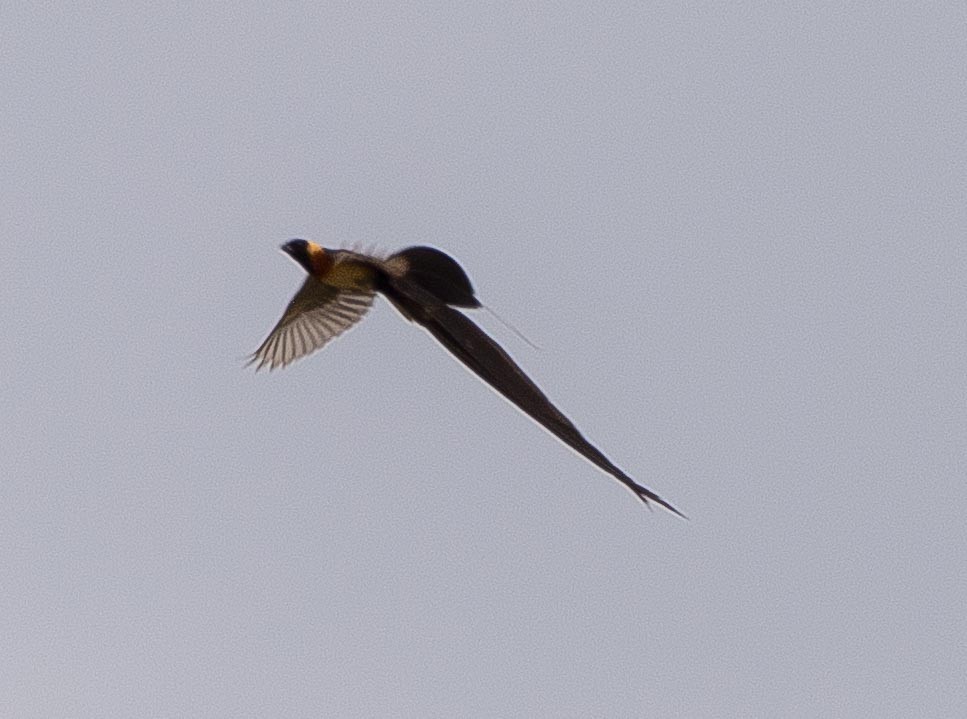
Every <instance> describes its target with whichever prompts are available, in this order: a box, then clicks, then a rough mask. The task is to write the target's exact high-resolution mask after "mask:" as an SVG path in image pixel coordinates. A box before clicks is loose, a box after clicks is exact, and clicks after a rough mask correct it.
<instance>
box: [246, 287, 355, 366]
mask: <svg viewBox="0 0 967 719" xmlns="http://www.w3.org/2000/svg"><path fill="white" fill-rule="evenodd" d="M373 296H374V293H373V292H372V291H365V290H344V289H339V288H336V287H332V286H330V285H327V284H324V283H322V282H320V281H319V280H316V279H314V278H313V277H307V278H306V281H305V282H304V283H303V285H302V287H301V288H300V289H299V291H298V292H296V294H295V297H293V298H292V300H291V301H290V302H289V306H288V307H286V308H285V313H284V314H283V315H282V319H280V320H279V322H278V324H276V326H275V328H274V329H273V330H272V331H271V332H270V333H269V336H268V337H266V338H265V342H263V343H262V344H261V346H260V347H259V348H258V349H257V350H255V352H253V353H252V356H251V358H250V359H249V364H254V365H255V369H256V370H260V369H262V368H263V367H268V368H269V370H273V369H275V368H276V367H285V366H286V365H287V364H290V363H291V362H294V361H295V360H297V359H299V358H300V357H305V356H306V355H307V354H310V353H311V352H315V351H316V350H317V349H319V348H320V347H322V346H323V345H325V344H326V343H327V342H329V340H331V339H333V338H334V337H337V336H338V335H340V334H342V333H343V332H345V331H346V330H347V329H349V328H350V327H352V326H353V325H354V324H356V323H357V322H359V320H361V319H362V317H363V315H365V314H366V312H367V310H369V308H370V306H372V304H373Z"/></svg>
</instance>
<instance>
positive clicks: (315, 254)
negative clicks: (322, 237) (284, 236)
mask: <svg viewBox="0 0 967 719" xmlns="http://www.w3.org/2000/svg"><path fill="white" fill-rule="evenodd" d="M282 251H283V252H284V253H285V254H287V255H288V256H289V257H291V258H292V259H293V260H295V261H296V262H298V263H299V264H300V265H301V266H302V269H304V270H305V271H306V272H309V273H311V272H312V271H313V267H314V265H315V263H317V262H318V260H317V258H319V257H321V256H323V255H324V254H325V250H324V249H322V248H321V247H320V246H319V245H317V244H316V243H315V242H310V241H309V240H289V241H288V242H286V243H285V244H284V245H282Z"/></svg>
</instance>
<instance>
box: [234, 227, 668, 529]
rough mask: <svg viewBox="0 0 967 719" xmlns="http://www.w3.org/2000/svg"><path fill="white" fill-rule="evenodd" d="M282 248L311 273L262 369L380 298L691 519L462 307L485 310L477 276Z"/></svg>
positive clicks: (401, 258) (646, 494)
mask: <svg viewBox="0 0 967 719" xmlns="http://www.w3.org/2000/svg"><path fill="white" fill-rule="evenodd" d="M282 250H283V251H284V252H285V253H287V254H288V255H289V256H290V257H291V258H292V259H293V260H295V261H296V262H297V263H299V265H301V266H302V268H303V269H304V270H305V271H306V273H307V274H308V277H306V279H305V282H304V283H303V284H302V287H301V288H300V289H299V291H298V292H297V293H296V294H295V296H294V297H293V298H292V300H291V301H290V302H289V305H288V307H286V308H285V312H284V313H283V315H282V318H281V319H280V320H279V322H278V324H276V326H275V327H274V328H273V330H272V331H271V332H270V333H269V336H268V337H267V338H266V340H265V342H263V343H262V345H261V346H260V347H259V348H258V349H257V350H255V352H254V353H253V354H252V356H251V358H250V360H249V364H254V365H255V368H256V370H259V369H261V368H263V367H267V368H268V369H269V370H272V369H275V368H277V367H285V366H286V365H288V364H289V363H291V362H294V361H295V360H297V359H299V358H300V357H304V356H306V355H308V354H310V353H311V352H314V351H315V350H317V349H319V348H321V347H322V346H323V345H325V344H326V343H327V342H329V341H330V340H331V339H333V338H334V337H336V336H338V335H340V334H342V333H343V332H345V331H346V330H347V329H349V328H350V327H352V326H353V325H354V324H356V323H357V322H359V320H360V319H362V317H363V315H365V314H366V312H367V310H369V308H370V306H371V305H372V304H373V299H374V298H375V296H376V293H380V294H382V295H383V296H385V297H386V299H388V300H389V301H390V303H391V304H392V305H393V306H394V307H395V308H396V309H397V310H398V311H399V313H400V314H402V315H403V317H405V318H406V319H408V320H409V321H411V322H415V323H417V324H418V325H421V326H422V327H423V328H425V329H426V330H427V331H428V332H429V333H430V334H431V335H433V336H434V337H435V338H436V340H437V341H438V342H439V343H440V344H442V345H443V346H444V347H446V348H447V349H448V350H449V351H450V353H451V354H452V355H453V356H454V357H456V358H457V359H458V360H460V361H461V362H462V363H463V364H464V365H465V366H466V367H467V368H468V369H470V370H472V371H473V372H474V373H476V375H477V376H478V377H480V378H481V379H482V380H483V381H484V382H486V383H487V384H489V385H490V386H491V387H493V388H494V389H495V390H497V391H498V392H500V394H502V395H503V396H504V397H506V398H507V399H508V400H510V401H511V402H512V403H513V404H515V405H516V406H517V407H518V408H519V409H520V410H521V411H523V412H524V413H525V414H527V415H529V416H530V417H531V418H532V419H533V420H534V421H535V422H537V423H538V424H540V425H541V426H543V427H544V428H545V429H546V430H547V431H548V432H550V433H551V434H553V435H554V436H556V437H557V438H558V439H560V440H561V441H562V442H564V444H566V445H568V446H569V447H570V448H571V449H573V450H574V451H576V452H577V453H578V454H580V455H582V456H583V457H585V458H586V459H587V460H589V461H590V462H591V463H592V464H594V465H596V466H597V467H599V468H600V469H602V470H604V471H605V472H607V473H608V474H610V475H611V476H612V477H614V478H615V479H617V480H618V481H619V482H621V483H622V484H624V485H625V487H627V488H628V489H630V490H631V491H632V492H633V493H634V495H635V496H636V497H638V499H640V500H641V501H642V502H644V503H645V505H648V503H649V502H655V503H657V504H660V505H661V506H663V507H665V508H666V509H668V510H669V511H671V512H674V513H675V514H677V515H678V516H680V517H684V516H685V515H683V514H682V513H681V512H679V511H678V510H677V509H675V508H674V507H673V506H672V505H671V504H669V503H668V502H666V501H665V500H664V499H662V498H661V497H659V496H658V495H657V494H655V493H654V492H652V491H651V490H650V489H647V488H646V487H643V486H642V485H640V484H638V483H637V482H635V481H634V480H633V479H632V478H631V477H629V476H628V475H627V474H625V473H624V472H623V471H622V470H621V469H619V468H618V467H617V466H615V465H614V463H612V462H611V460H609V459H608V458H607V457H605V456H604V455H603V454H602V453H601V452H600V451H599V450H598V449H597V448H596V447H594V445H592V444H591V443H590V442H588V440H586V439H585V438H584V436H583V435H582V434H581V433H580V432H579V431H578V429H577V427H575V426H574V424H573V423H572V422H571V421H570V420H569V419H568V418H567V417H565V416H564V415H563V414H562V413H561V411H560V410H559V409H558V408H557V407H555V406H554V405H553V404H552V403H551V401H550V400H549V399H548V398H547V396H546V395H545V394H544V393H543V392H542V391H541V390H540V388H539V387H538V386H537V385H536V384H534V382H533V381H531V379H530V378H529V377H528V376H527V375H526V374H524V371H523V370H522V369H521V368H520V367H519V366H518V365H517V363H516V362H514V360H513V359H511V357H510V355H508V354H507V352H505V351H504V350H503V348H501V347H500V345H498V344H497V343H496V342H495V341H494V340H493V339H491V337H490V336H489V335H487V334H486V333H485V332H484V331H483V330H481V329H480V328H479V327H478V326H477V325H476V324H474V323H473V322H472V321H471V320H470V319H469V318H468V317H467V316H466V315H464V314H463V313H462V312H460V311H459V309H457V308H460V309H474V308H479V307H481V306H482V305H481V304H480V302H479V301H478V300H477V297H476V295H475V293H474V289H473V286H472V285H471V283H470V278H468V277H467V274H466V273H465V272H464V271H463V268H462V267H460V265H459V264H457V262H456V260H454V259H453V258H452V257H450V256H449V255H447V254H445V253H444V252H441V251H440V250H437V249H435V248H433V247H408V248H406V249H405V250H402V251H400V252H397V253H396V254H394V255H390V256H389V257H387V258H379V257H373V256H369V255H364V254H360V253H358V252H353V251H350V250H330V249H325V248H323V247H320V246H319V245H317V244H316V243H314V242H309V241H308V240H290V241H288V242H286V243H285V244H284V245H282Z"/></svg>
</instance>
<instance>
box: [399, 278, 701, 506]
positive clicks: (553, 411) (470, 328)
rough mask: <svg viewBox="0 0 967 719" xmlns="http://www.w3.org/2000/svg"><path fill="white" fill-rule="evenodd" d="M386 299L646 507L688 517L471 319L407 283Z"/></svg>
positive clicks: (401, 281) (420, 288) (400, 284)
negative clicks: (585, 430) (620, 461)
mask: <svg viewBox="0 0 967 719" xmlns="http://www.w3.org/2000/svg"><path fill="white" fill-rule="evenodd" d="M385 293H386V296H387V297H388V298H389V299H390V301H392V302H393V304H394V305H396V307H397V308H399V309H400V311H401V312H402V313H403V314H404V316H406V317H407V318H409V319H411V320H412V321H414V322H417V323H418V324H420V325H422V326H423V327H424V328H425V329H426V330H428V331H429V332H430V334H432V335H433V336H434V337H435V338H436V339H437V341H438V342H439V343H440V344H442V345H443V346H444V347H446V348H447V349H448V350H449V351H450V353H451V354H452V355H453V356H454V357H456V358H457V359H458V360H460V361H461V362H463V364H464V365H466V367H467V368H468V369H470V370H471V371H473V372H474V373H475V374H476V375H477V376H478V377H480V378H481V379H482V380H483V381H484V382H486V383H487V384H489V385H490V386H491V387H493V388H494V389H495V390H497V391H498V392H500V394H502V395H503V396H504V397H506V398H507V399H508V400H510V401H511V402H513V403H514V404H515V405H516V406H517V407H518V408H519V409H520V410H521V411H522V412H524V413H526V414H527V415H529V416H530V417H531V418H532V419H533V420H534V421H535V422H537V423H539V424H540V425H541V426H543V427H544V428H545V429H546V430H547V431H548V432H550V433H551V434H553V435H554V436H556V437H557V438H558V439H560V440H561V441H562V442H564V444H566V445H568V446H569V447H570V448H571V449H573V450H574V451H575V452H577V453H578V454H580V455H581V456H583V457H585V458H586V459H587V460H588V461H590V462H591V463H593V464H595V465H597V466H598V467H600V468H601V469H603V470H604V471H605V472H607V473H608V474H610V475H611V476H612V477H614V478H615V479H617V480H618V481H619V482H621V483H622V484H624V485H625V486H626V487H627V488H628V489H630V490H631V491H632V492H633V493H634V494H635V496H636V497H638V499H640V500H641V501H642V502H644V503H645V504H648V502H649V501H651V502H656V503H658V504H660V505H661V506H663V507H665V509H668V510H669V511H671V512H674V513H675V514H677V515H679V516H680V517H684V516H685V515H683V514H682V513H681V512H679V511H678V510H677V509H675V507H673V506H672V505H671V504H669V503H668V502H666V501H665V500H664V499H662V498H661V497H659V496H658V495H657V494H655V493H654V492H652V491H651V490H650V489H648V488H647V487H643V486H642V485H640V484H638V483H637V482H635V481H634V480H633V479H632V478H631V477H629V476H628V475H627V474H625V473H624V472H623V471H622V470H621V469H619V468H618V467H617V466H616V465H615V464H614V463H613V462H611V460H609V459H608V458H607V457H605V456H604V454H602V453H601V451H600V450H598V449H597V447H595V446H594V445H592V444H591V443H590V442H588V440H587V439H585V438H584V435H582V434H581V433H580V432H579V431H578V428H577V427H575V426H574V424H573V423H572V422H571V421H570V420H569V419H568V418H567V417H565V416H564V414H563V413H562V412H561V411H560V410H559V409H558V408H557V407H555V406H554V405H553V403H552V402H551V401H550V400H549V399H548V398H547V395H545V394H544V393H543V392H542V391H541V389H540V388H539V387H538V386H537V385H536V384H534V382H533V381H532V380H531V379H530V377H528V376H527V375H526V374H524V371H523V370H522V369H521V368H520V367H519V366H518V365H517V363H516V362H514V360H513V359H512V358H511V357H510V355H508V354H507V353H506V352H505V351H504V350H503V348H502V347H501V346H500V345H498V344H497V343H496V342H494V340H493V339H491V338H490V337H489V336H488V335H487V334H486V333H485V332H484V331H483V330H481V329H480V328H479V327H477V325H476V324H474V323H473V322H472V321H471V320H470V319H469V318H468V317H466V316H465V315H463V314H462V313H461V312H459V311H457V310H455V309H453V308H452V307H448V306H447V305H446V304H444V303H443V302H442V301H440V300H439V299H437V298H435V297H434V296H433V295H431V294H430V293H429V292H427V291H426V290H424V289H423V288H422V287H420V286H419V285H418V284H416V283H413V282H410V281H408V280H407V279H406V278H404V277H397V278H393V279H392V280H391V281H390V283H389V287H387V289H386V290H385Z"/></svg>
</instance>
